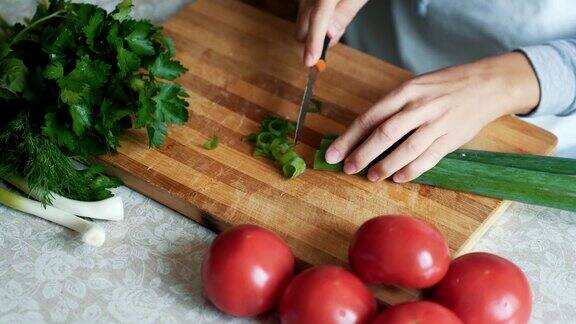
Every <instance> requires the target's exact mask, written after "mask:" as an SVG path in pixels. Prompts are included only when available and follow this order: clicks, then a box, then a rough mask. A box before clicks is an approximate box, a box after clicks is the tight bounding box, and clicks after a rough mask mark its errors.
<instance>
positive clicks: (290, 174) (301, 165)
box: [282, 156, 306, 178]
mask: <svg viewBox="0 0 576 324" xmlns="http://www.w3.org/2000/svg"><path fill="white" fill-rule="evenodd" d="M304 171H306V162H305V161H304V160H303V159H302V158H301V157H298V156H297V157H295V158H293V159H292V160H290V162H289V163H287V164H283V165H282V173H284V176H285V177H287V178H296V177H297V176H299V175H301V174H302V173H304Z"/></svg>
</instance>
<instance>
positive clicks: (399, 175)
mask: <svg viewBox="0 0 576 324" xmlns="http://www.w3.org/2000/svg"><path fill="white" fill-rule="evenodd" d="M393 180H394V182H404V181H405V180H406V176H404V174H402V173H396V174H395V175H394V177H393Z"/></svg>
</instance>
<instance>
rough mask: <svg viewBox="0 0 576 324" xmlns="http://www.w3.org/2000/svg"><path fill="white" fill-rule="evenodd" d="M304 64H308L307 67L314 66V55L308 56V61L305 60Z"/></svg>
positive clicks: (309, 54)
mask: <svg viewBox="0 0 576 324" xmlns="http://www.w3.org/2000/svg"><path fill="white" fill-rule="evenodd" d="M304 64H306V66H312V65H314V54H312V53H308V54H306V59H305V60H304Z"/></svg>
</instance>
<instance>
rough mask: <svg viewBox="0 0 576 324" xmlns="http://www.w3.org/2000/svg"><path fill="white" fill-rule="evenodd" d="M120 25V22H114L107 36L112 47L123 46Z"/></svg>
mask: <svg viewBox="0 0 576 324" xmlns="http://www.w3.org/2000/svg"><path fill="white" fill-rule="evenodd" d="M119 29H120V25H119V24H118V23H113V24H112V25H111V26H110V30H108V35H107V36H106V40H107V41H108V44H109V45H110V47H112V48H114V49H116V48H119V47H122V46H123V42H122V38H120V32H119Z"/></svg>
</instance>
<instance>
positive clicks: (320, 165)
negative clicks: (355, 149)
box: [314, 150, 344, 172]
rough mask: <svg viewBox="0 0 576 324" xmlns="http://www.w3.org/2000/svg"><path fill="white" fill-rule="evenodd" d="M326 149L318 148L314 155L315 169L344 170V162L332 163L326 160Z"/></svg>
mask: <svg viewBox="0 0 576 324" xmlns="http://www.w3.org/2000/svg"><path fill="white" fill-rule="evenodd" d="M325 156H326V151H324V150H317V151H316V154H315V155H314V170H320V171H332V172H342V171H343V170H344V163H342V162H340V163H335V164H330V163H328V162H326V158H325Z"/></svg>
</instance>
